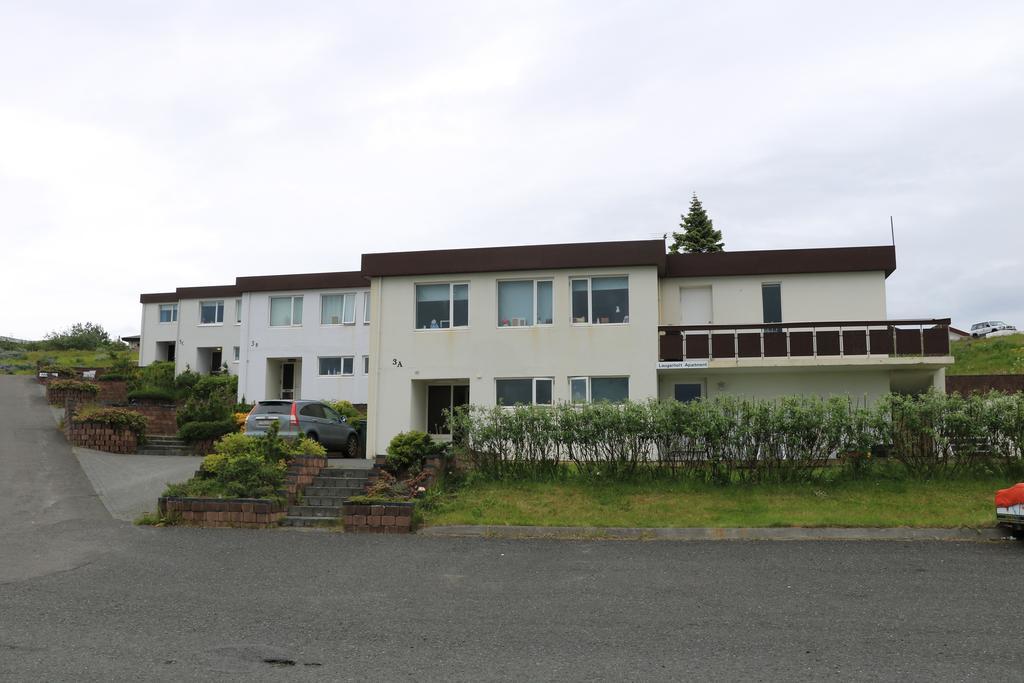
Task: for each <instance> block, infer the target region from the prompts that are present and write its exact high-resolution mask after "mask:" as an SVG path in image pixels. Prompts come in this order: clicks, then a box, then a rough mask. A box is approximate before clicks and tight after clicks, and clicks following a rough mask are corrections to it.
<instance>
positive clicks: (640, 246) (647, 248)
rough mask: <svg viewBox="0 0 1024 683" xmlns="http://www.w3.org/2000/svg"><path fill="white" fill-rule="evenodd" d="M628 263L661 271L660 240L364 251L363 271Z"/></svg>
mask: <svg viewBox="0 0 1024 683" xmlns="http://www.w3.org/2000/svg"><path fill="white" fill-rule="evenodd" d="M626 266H656V267H657V268H658V272H659V273H662V272H663V271H664V270H665V242H664V240H629V241H621V242H583V243H575V244H539V245H525V246H517V247H482V248H474V249H438V250H435V251H402V252H390V253H379V254H363V261H362V273H363V275H366V276H368V277H376V276H383V277H390V276H398V275H442V274H448V273H453V274H454V273H493V272H502V271H510V270H556V269H566V268H621V267H626Z"/></svg>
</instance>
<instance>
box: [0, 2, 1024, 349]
mask: <svg viewBox="0 0 1024 683" xmlns="http://www.w3.org/2000/svg"><path fill="white" fill-rule="evenodd" d="M1022 36H1024V2H1018V1H1015V0H1007V1H1006V2H984V1H980V2H962V1H961V2H937V1H936V0H926V1H921V2H857V3H849V2H834V3H825V2H820V1H814V2H779V1H774V2H770V3H769V2H720V1H717V0H716V2H704V3H697V2H688V3H684V2H679V1H673V2H595V1H593V0H581V1H580V2H566V3H557V2H550V1H546V2H538V3H527V2H519V1H517V2H503V3H487V2H481V1H480V0H472V1H469V2H463V3H447V2H394V3H387V2H379V1H375V2H372V3H367V2H320V3H318V2H273V3H271V2H253V1H252V0H247V1H245V2H235V3H231V2H184V1H176V2H165V1H160V2H122V3H107V2H100V1H98V0H92V1H90V2H78V1H75V2H66V3H59V2H44V1H42V0H38V1H31V2H15V1H12V0H0V226H2V238H0V253H2V255H3V259H2V262H0V292H2V294H0V297H2V306H0V335H12V336H17V337H22V338H40V337H42V336H43V335H44V334H46V333H47V332H49V331H51V330H55V329H60V328H64V327H67V326H68V325H70V324H72V323H74V322H77V321H86V320H88V321H94V322H99V323H101V324H103V325H104V326H105V327H107V329H108V330H109V331H110V332H111V333H112V334H115V335H122V334H132V333H137V332H138V328H139V319H140V314H141V308H140V304H139V302H138V299H139V294H140V293H141V292H159V291H168V290H173V289H174V288H175V287H178V286H193V285H207V284H223V283H231V282H233V281H234V278H235V277H236V276H239V275H265V274H274V273H296V272H320V271H335V270H356V269H358V268H359V255H360V254H361V253H362V252H374V251H393V250H408V249H433V248H447V247H463V246H490V245H507V244H524V243H545V242H570V241H593V240H605V239H647V238H650V237H653V236H656V235H660V234H662V233H664V232H671V231H672V230H673V229H676V228H677V225H678V222H679V215H680V214H681V213H683V212H684V211H685V210H686V207H687V205H688V203H689V198H690V193H691V192H694V191H696V192H697V193H698V195H699V196H700V198H701V200H702V201H703V202H704V205H705V207H706V208H707V210H708V212H709V213H710V214H711V216H712V218H713V219H714V221H715V226H716V227H717V228H719V229H721V230H722V232H723V234H724V237H725V246H726V249H727V250H743V249H776V248H796V247H823V246H846V245H870V244H887V243H888V242H889V216H890V215H893V216H894V219H895V223H896V244H897V261H898V269H897V271H896V273H895V274H894V275H893V276H892V277H890V278H889V282H888V303H889V316H890V317H933V316H934V317H945V316H951V317H952V318H953V319H954V324H957V325H960V326H966V325H969V324H970V323H971V322H974V321H979V320H986V319H990V318H1004V319H1006V320H1007V321H1009V322H1011V323H1015V324H1017V325H1018V326H1019V327H1024V291H1022V284H1024V274H1022V265H1024V263H1022V256H1021V254H1022V253H1024V234H1022V219H1021V217H1022V216H1024V151H1022V140H1024V38H1022Z"/></svg>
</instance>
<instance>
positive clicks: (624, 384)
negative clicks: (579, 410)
mask: <svg viewBox="0 0 1024 683" xmlns="http://www.w3.org/2000/svg"><path fill="white" fill-rule="evenodd" d="M569 397H570V399H571V400H572V402H573V403H589V402H595V403H596V402H598V401H608V402H609V403H622V402H623V401H628V400H629V378H628V377H570V378H569Z"/></svg>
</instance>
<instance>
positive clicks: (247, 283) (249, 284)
mask: <svg viewBox="0 0 1024 683" xmlns="http://www.w3.org/2000/svg"><path fill="white" fill-rule="evenodd" d="M369 285H370V281H369V280H368V279H367V278H366V276H365V275H363V274H362V273H360V272H358V271H346V272H338V273H296V274H293V275H251V276H247V277H239V278H235V286H237V287H238V289H239V290H240V291H242V292H278V291H286V290H296V289H351V288H355V287H369Z"/></svg>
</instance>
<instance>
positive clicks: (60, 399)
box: [46, 385, 96, 406]
mask: <svg viewBox="0 0 1024 683" xmlns="http://www.w3.org/2000/svg"><path fill="white" fill-rule="evenodd" d="M68 400H71V401H74V402H75V403H95V402H96V394H93V393H91V392H88V391H77V390H72V389H54V388H53V387H51V386H50V385H46V402H47V403H49V404H50V405H51V406H62V405H64V404H66V403H67V402H68Z"/></svg>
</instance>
